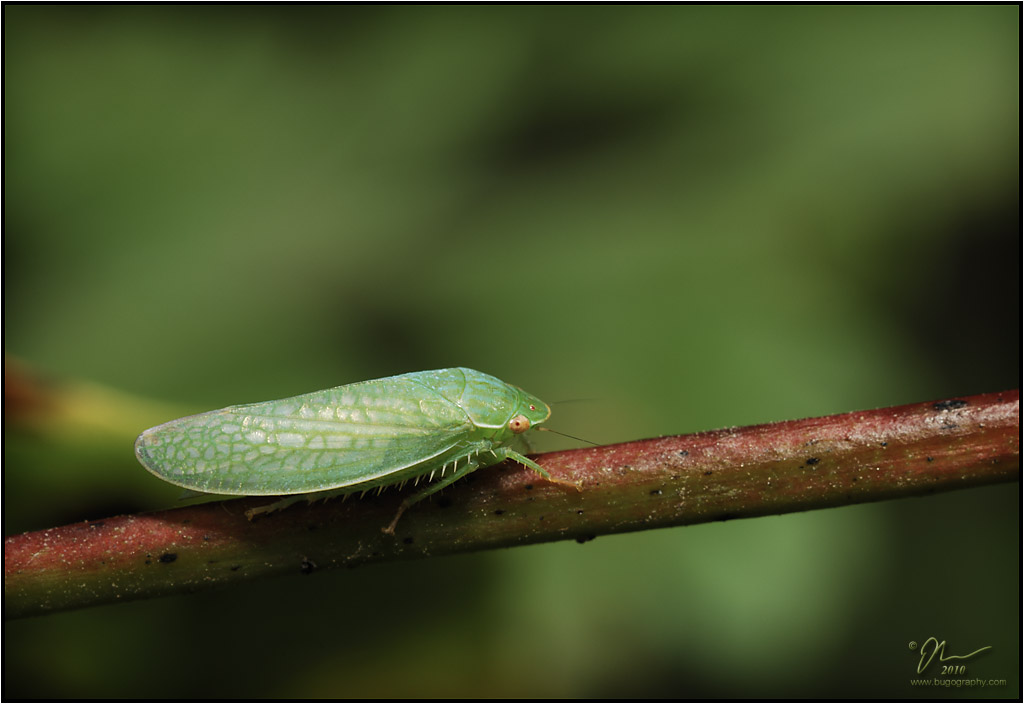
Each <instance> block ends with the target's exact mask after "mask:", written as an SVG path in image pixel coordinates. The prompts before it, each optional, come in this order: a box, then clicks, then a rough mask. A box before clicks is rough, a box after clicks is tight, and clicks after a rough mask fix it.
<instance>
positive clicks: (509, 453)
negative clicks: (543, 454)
mask: <svg viewBox="0 0 1024 704" xmlns="http://www.w3.org/2000/svg"><path fill="white" fill-rule="evenodd" d="M492 454H494V456H495V457H497V458H498V461H499V462H500V461H502V460H512V461H514V462H518V463H519V464H521V465H524V466H526V467H529V468H530V469H532V470H533V471H534V472H536V473H537V474H539V475H540V476H542V477H544V478H545V479H546V480H548V481H549V482H551V483H552V484H558V485H560V486H571V487H572V488H573V489H575V490H576V491H583V487H582V486H580V483H579V482H570V481H567V480H565V479H555V478H554V477H552V476H551V475H550V474H549V473H548V471H547V470H546V469H544V468H543V467H541V466H540V465H539V464H537V463H536V462H534V461H533V460H531V459H530V458H529V457H527V456H525V455H521V454H519V453H518V452H516V451H515V450H513V449H512V448H510V447H499V448H496V449H494V450H492Z"/></svg>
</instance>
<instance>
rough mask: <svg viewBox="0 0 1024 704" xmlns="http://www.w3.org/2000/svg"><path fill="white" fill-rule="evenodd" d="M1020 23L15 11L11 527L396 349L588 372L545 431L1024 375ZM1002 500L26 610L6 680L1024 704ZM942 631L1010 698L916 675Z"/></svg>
mask: <svg viewBox="0 0 1024 704" xmlns="http://www.w3.org/2000/svg"><path fill="white" fill-rule="evenodd" d="M1019 22H1020V9H1019V6H1015V5H1003V6H965V7H958V6H933V7H895V6H833V7H777V6H776V7H735V6H710V7H702V6H681V7H672V6H649V7H612V6H602V7H571V8H569V7H542V6H498V7H413V8H410V7H390V6H373V7H341V6H305V7H287V8H285V7H214V6H177V7H126V6H89V7H62V6H12V5H5V6H4V204H5V208H4V336H5V344H4V347H5V353H6V354H7V355H9V356H10V357H9V359H8V361H7V363H6V364H5V371H6V372H7V377H8V387H9V388H8V401H7V404H6V410H5V432H4V435H5V441H6V442H5V445H4V460H5V463H4V509H5V511H4V532H5V535H10V534H11V533H14V532H18V531H23V530H35V529H41V528H46V527H50V526H52V525H58V524H62V523H67V522H72V521H77V520H82V519H86V518H100V517H103V516H105V515H110V514H112V513H115V512H122V511H139V510H148V509H155V508H159V507H165V506H170V505H173V504H174V503H175V501H176V499H177V496H178V491H177V490H176V489H174V488H173V487H170V486H168V485H164V484H163V483H161V482H159V481H158V480H157V479H155V478H153V477H152V476H150V475H149V474H147V473H146V472H145V471H143V470H142V468H141V467H139V466H138V465H137V464H136V462H135V459H134V457H133V455H132V442H133V440H134V437H135V435H136V434H137V433H138V432H139V431H141V430H142V429H144V428H146V427H148V426H150V425H153V424H155V423H158V422H161V421H163V420H168V419H169V418H172V417H175V416H176V415H180V414H182V413H186V412H194V411H202V410H208V409H211V408H217V407H221V406H225V405H229V404H233V403H242V402H249V401H262V400H267V399H271V398H279V397H283V396H289V395H293V394H297V393H303V392H307V391H312V390H316V389H321V388H326V387H330V386H336V385H339V384H344V383H349V382H352V381H357V380H362V379H369V378H375V377H379V376H386V375H390V374H396V373H401V372H406V371H413V370H420V369H430V368H434V367H445V366H456V365H466V366H470V367H474V368H477V369H481V370H484V371H487V372H489V373H492V374H494V375H496V376H498V377H500V378H502V379H504V380H506V381H509V382H511V383H515V384H519V385H521V386H523V387H525V388H527V389H529V390H530V391H532V392H533V393H535V394H537V395H539V396H540V397H542V398H544V399H548V400H556V401H557V400H560V399H571V398H579V397H586V398H596V399H598V400H597V401H594V402H591V403H584V404H580V403H577V404H569V405H565V406H563V407H562V408H558V407H557V406H556V414H555V415H554V416H553V418H552V421H551V426H552V427H553V428H555V429H559V430H563V431H565V432H569V433H573V434H576V435H582V436H584V437H586V438H589V439H591V440H594V441H595V442H600V443H610V442H616V441H623V440H630V439H637V438H643V437H651V436H655V435H659V434H673V433H685V432H692V431H697V430H703V429H710V428H716V427H722V426H728V425H745V424H750V423H759V422H767V421H775V420H783V419H789V418H799V417H806V416H814V415H821V414H828V413H838V412H844V411H849V410H855V409H862V408H873V407H879V406H886V405H891V404H898V403H909V402H916V401H925V400H931V399H938V398H947V397H951V396H956V395H964V394H972V393H980V392H984V391H997V390H1003V389H1009V388H1016V387H1018V386H1019V384H1020V368H1021V366H1020V365H1021V355H1020V330H1019V322H1020V319H1021V308H1020V303H1019V301H1020V288H1019V273H1020V242H1021V234H1020V210H1019V208H1020V200H1019V197H1020V196H1019V193H1020V177H1019V173H1020V157H1019V153H1020V131H1019V130H1020V128H1019V125H1020V110H1019V101H1020V88H1019V86H1020V73H1019V60H1020V55H1019V52H1020V35H1019ZM25 365H29V367H28V368H29V369H31V370H34V372H37V373H41V374H43V375H44V376H46V377H48V378H52V379H56V380H58V382H55V383H56V386H54V388H55V389H56V391H55V392H54V393H55V395H56V397H57V398H58V400H57V401H55V402H52V403H49V405H47V404H43V406H45V408H43V409H42V411H40V409H39V408H38V407H36V406H33V405H32V404H31V403H29V404H27V405H24V406H23V405H21V404H14V403H13V402H12V401H11V398H12V395H11V390H10V387H11V385H12V381H11V380H12V379H18V378H20V372H21V371H23V370H24V369H25ZM30 395H31V394H30ZM37 405H38V404H37ZM26 409H27V410H26ZM16 410H19V411H24V413H18V414H15V411H16ZM538 442H539V444H540V446H541V449H555V448H561V447H567V446H570V445H569V442H568V441H564V440H559V439H556V440H555V441H552V440H551V439H550V436H545V437H542V438H540V439H539V441H538ZM1020 521H1021V515H1020V487H1019V484H1018V485H1001V486H993V487H988V488H982V489H974V490H968V491H961V492H954V493H951V494H945V495H939V496H934V497H929V498H922V499H907V500H902V501H894V502H887V503H879V504H870V505H863V506H855V507H848V508H842V509H836V510H828V511H818V512H813V513H806V514H796V515H786V516H780V517H768V518H760V519H753V520H744V521H735V522H728V523H716V524H711V525H701V526H694V527H688V528H676V529H671V530H660V531H651V532H647V533H637V534H630V535H619V536H610V537H601V538H599V539H597V540H595V541H592V542H589V543H586V544H585V545H578V544H576V543H574V542H573V543H564V544H551V545H543V546H534V547H526V548H518V549H513V550H506V551H500V552H493V553H483V554H473V555H464V556H457V557H447V558H442V559H433V560H424V561H419V562H411V563H404V564H389V565H382V566H374V567H367V568H363V569H359V570H353V571H347V570H346V571H335V572H318V573H316V574H315V575H312V576H308V577H295V578H283V579H279V580H272V581H265V582H261V583H258V584H251V585H246V586H244V587H242V588H236V589H232V590H228V591H222V592H215V593H203V594H197V595H190V596H182V597H176V598H167V599H160V600H154V601H149V602H139V603H130V604H123V605H116V606H108V607H101V608H94V609H88V610H84V611H80V612H75V613H65V614H57V615H52V616H47V617H39V618H34V619H28V620H24V621H16V622H10V623H6V624H5V627H4V635H5V645H6V647H5V648H4V656H3V657H4V672H5V680H4V693H5V699H7V698H22V697H32V698H42V699H50V698H90V697H92V698H117V697H124V698H129V699H139V698H142V699H148V698H170V699H181V698H217V697H238V698H253V697H304V698H308V697H342V698H349V697H355V698H364V697H443V698H459V697H469V698H481V697H541V698H551V697H556V698H557V697H627V698H634V697H645V698H646V697H674V698H709V697H728V698H744V697H752V698H763V697H785V698H791V697H796V698H799V697H830V696H831V697H846V698H849V697H854V698H856V697H872V696H878V697H883V698H886V697H888V698H902V697H922V698H944V697H950V698H954V697H955V698H963V697H980V696H993V695H995V696H1002V697H1011V698H1013V697H1019V696H1020V662H1021V656H1020V641H1019V634H1020V631H1019V628H1020V618H1021V614H1020V603H1021V602H1020V569H1021V564H1020V558H1021V543H1020ZM929 636H935V637H937V638H939V639H940V640H946V641H947V642H948V648H949V652H952V653H964V652H969V651H971V650H974V649H976V648H979V647H982V646H985V645H991V646H992V650H991V651H989V653H988V654H986V655H985V656H983V657H979V658H976V659H975V660H972V661H970V663H969V665H968V673H969V676H972V677H983V678H986V679H987V678H1002V679H1006V680H1007V684H1006V686H1004V687H1002V688H996V689H993V688H989V689H988V690H980V689H953V688H950V689H941V690H937V689H928V690H922V689H920V688H914V687H911V686H910V685H909V679H910V678H911V677H912V676H915V675H914V670H915V667H916V664H917V657H918V656H917V654H916V653H914V652H913V651H910V650H909V649H908V642H909V641H912V640H913V641H917V642H918V643H920V642H922V641H924V640H925V639H926V638H928V637H929Z"/></svg>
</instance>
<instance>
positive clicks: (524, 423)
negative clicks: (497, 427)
mask: <svg viewBox="0 0 1024 704" xmlns="http://www.w3.org/2000/svg"><path fill="white" fill-rule="evenodd" d="M508 429H509V430H511V431H512V432H513V433H515V434H516V435H519V433H525V432H526V431H527V430H529V429H530V419H529V418H527V417H526V416H524V415H522V414H519V415H518V416H516V417H514V418H513V419H512V420H510V421H509V422H508Z"/></svg>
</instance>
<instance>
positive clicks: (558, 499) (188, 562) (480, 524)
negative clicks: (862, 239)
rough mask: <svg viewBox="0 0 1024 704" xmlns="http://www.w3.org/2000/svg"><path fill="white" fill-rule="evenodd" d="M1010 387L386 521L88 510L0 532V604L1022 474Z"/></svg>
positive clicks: (228, 508)
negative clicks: (61, 521) (52, 523)
mask: <svg viewBox="0 0 1024 704" xmlns="http://www.w3.org/2000/svg"><path fill="white" fill-rule="evenodd" d="M1019 406H1020V393H1019V391H1007V392H1003V393H993V394H983V395H979V396H971V397H966V398H962V399H956V400H948V401H941V402H935V403H921V404H914V405H909V406H899V407H893V408H885V409H880V410H874V411H861V412H856V413H846V414H842V415H835V416H827V417H823V418H812V419H807V420H798V421H787V422H783V423H772V424H769V425H759V426H750V427H746V428H731V429H727V430H716V431H712V432H704V433H697V434H694V435H680V436H673V437H665V438H657V439H653V440H640V441H637V442H630V443H623V444H619V445H608V446H603V447H597V448H588V449H583V450H570V451H566V452H554V453H550V454H546V455H541V456H538V457H536V458H535V459H536V460H537V462H538V463H540V464H541V465H542V466H543V467H544V468H545V469H547V470H548V471H549V472H551V474H552V476H553V477H555V478H557V479H561V480H569V481H573V482H581V483H582V488H583V490H582V491H581V492H577V491H576V490H575V489H573V488H571V487H568V488H567V487H566V486H563V485H556V484H551V483H547V482H545V481H544V480H543V479H541V478H539V477H537V475H536V474H535V473H534V472H533V471H532V470H529V469H526V468H524V467H522V466H520V465H514V464H511V463H505V464H502V465H498V466H497V467H494V468H490V469H486V470H482V471H479V472H476V473H474V474H472V475H470V476H469V477H467V478H466V479H465V480H463V481H461V482H459V483H457V484H455V485H453V486H452V487H450V488H448V489H446V490H445V491H444V493H443V494H441V495H440V497H439V498H438V497H435V498H434V500H432V501H425V502H423V503H421V504H418V505H416V506H414V507H413V508H411V509H410V510H409V511H407V512H406V513H405V514H404V515H403V516H402V519H401V521H399V523H398V526H397V530H396V532H395V535H394V536H391V535H385V534H384V533H383V532H382V531H381V528H382V527H384V526H386V525H388V522H389V521H390V519H391V518H392V516H393V515H394V513H395V511H396V510H397V508H398V505H399V503H400V502H401V500H402V495H400V494H398V493H396V492H394V491H391V492H385V493H384V494H383V495H382V496H379V497H377V496H374V497H372V498H371V497H370V496H367V497H366V498H365V499H363V500H354V499H352V500H348V501H342V500H340V499H335V500H332V501H328V502H325V503H319V504H315V505H312V506H307V505H305V504H297V505H295V506H293V507H291V508H288V509H286V510H283V511H281V512H279V513H274V514H271V515H268V516H264V517H261V518H260V519H259V520H256V521H252V522H250V521H248V520H246V518H245V510H246V509H248V508H252V507H254V506H256V505H260V504H264V503H266V499H265V498H262V499H261V498H256V499H237V500H228V501H218V502H213V503H206V504H200V505H197V506H190V507H186V508H176V509H171V510H167V511H159V512H156V513H150V514H141V515H136V516H118V517H115V518H110V519H106V520H101V521H87V522H84V523H79V524H75V525H70V526H62V527H59V528H53V529H50V530H44V531H38V532H34V533H25V534H22V535H17V536H12V537H9V538H7V539H6V540H5V542H4V596H5V605H6V613H5V616H6V617H8V618H10V617H20V616H31V615H37V614H44V613H49V612H52V611H59V610H63V609H75V608H82V607H85V606H91V605H95V604H104V603H111V602H116V601H127V600H131V599H140V598H148V597H155V596H161V595H164V594H172V593H178V592H192V591H198V590H201V589H206V588H209V587H213V586H217V585H225V584H230V583H232V582H238V581H242V580H249V579H255V578H258V577H264V576H271V575H277V574H287V573H300V572H302V573H308V572H310V571H312V570H315V569H322V568H328V567H353V566H355V565H360V564H364V563H368V562H380V561H384V560H396V559H408V558H415V557H428V556H431V555H444V554H447V553H455V552H466V551H470V550H482V549H488V548H496V547H506V546H511V545H525V544H529V543H540V542H546V541H553V540H565V539H575V540H578V541H581V542H582V541H584V540H589V539H591V538H593V537H595V536H598V535H604V534H609V533H623V532H628V531H635V530H645V529H649V528H660V527H665V526H678V525H687V524H692V523H702V522H706V521H720V520H726V519H731V518H749V517H753V516H763V515H767V514H779V513H787V512H790V511H806V510H808V509H818V508H827V507H832V506H844V505H848V504H855V503H861V502H866V501H881V500H885V499H893V498H899V497H904V496H914V495H921V494H930V493H933V492H936V491H947V490H952V489H961V488H965V487H969V486H976V485H980V484H989V483H994V482H1006V481H1016V480H1018V479H1019V477H1020V422H1019Z"/></svg>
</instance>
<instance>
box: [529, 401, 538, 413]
mask: <svg viewBox="0 0 1024 704" xmlns="http://www.w3.org/2000/svg"><path fill="white" fill-rule="evenodd" d="M530 410H531V411H536V410H537V407H536V406H534V405H533V404H532V403H531V404H530Z"/></svg>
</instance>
